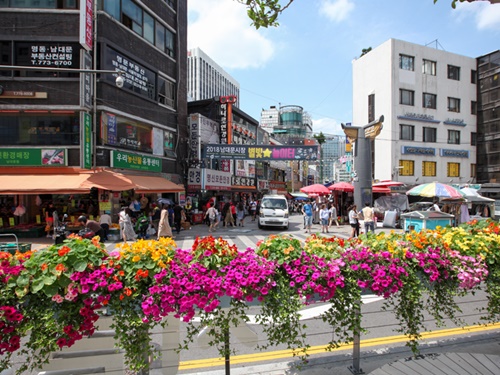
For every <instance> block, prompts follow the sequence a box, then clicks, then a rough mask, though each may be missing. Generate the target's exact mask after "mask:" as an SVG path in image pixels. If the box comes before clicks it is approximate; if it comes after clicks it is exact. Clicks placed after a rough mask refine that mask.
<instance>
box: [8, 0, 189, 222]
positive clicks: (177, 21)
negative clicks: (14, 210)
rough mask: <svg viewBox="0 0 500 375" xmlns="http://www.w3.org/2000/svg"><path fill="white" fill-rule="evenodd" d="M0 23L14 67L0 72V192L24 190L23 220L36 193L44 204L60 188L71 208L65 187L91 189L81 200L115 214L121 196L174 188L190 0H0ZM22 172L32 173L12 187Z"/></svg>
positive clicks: (181, 142) (181, 146)
mask: <svg viewBox="0 0 500 375" xmlns="http://www.w3.org/2000/svg"><path fill="white" fill-rule="evenodd" d="M79 3H82V5H88V4H94V8H92V7H90V9H89V8H86V7H82V9H83V10H80V9H79V8H78V4H79ZM96 4H97V5H96ZM81 23H82V24H83V25H85V27H84V31H85V33H83V34H82V32H81V31H80V30H81V29H80V24H81ZM0 25H2V34H1V36H0V64H2V65H3V66H4V67H5V66H15V67H14V68H12V69H2V70H1V71H0V86H1V90H0V91H1V94H0V156H1V157H0V179H1V180H2V181H4V182H5V183H4V184H3V188H2V187H0V194H7V193H8V194H23V201H24V204H25V206H27V207H29V210H28V213H27V216H25V217H27V218H28V220H29V219H33V218H34V215H35V213H36V214H38V213H39V212H38V211H36V210H38V208H37V206H36V205H35V203H34V202H35V198H36V195H37V194H43V195H42V200H43V201H44V203H45V200H49V199H55V198H56V196H55V194H56V193H57V194H63V195H62V196H60V197H59V196H58V198H57V199H58V203H59V202H61V204H64V205H65V206H66V207H68V206H67V205H68V204H69V207H70V208H71V209H73V208H74V206H72V205H74V202H75V200H74V199H73V198H72V199H73V201H71V200H70V201H69V203H68V202H66V201H65V200H68V199H69V197H70V196H68V195H67V194H76V193H81V194H84V193H88V192H89V191H90V190H92V191H93V192H94V193H95V194H92V195H91V196H90V197H89V196H88V195H86V196H85V198H82V202H83V201H84V200H85V201H87V200H89V199H90V200H92V201H93V204H94V207H99V208H101V210H100V211H102V210H104V209H106V210H112V211H114V212H116V210H117V209H118V210H119V205H120V204H119V201H120V200H125V201H126V200H127V199H131V198H133V196H130V195H126V193H123V194H120V192H125V191H127V192H129V191H132V193H131V194H134V193H133V191H135V194H147V193H153V192H154V193H162V192H165V191H168V189H167V186H169V184H168V182H169V181H174V182H175V183H176V184H175V186H176V187H177V188H179V185H178V184H182V183H183V180H182V179H183V175H184V170H183V169H182V168H181V163H180V161H182V160H183V159H185V157H186V149H187V138H188V137H187V126H186V118H187V100H186V97H187V95H186V70H187V59H186V54H185V51H186V49H187V47H186V46H187V1H186V0H177V1H171V0H169V1H156V0H141V1H135V0H127V1H115V0H103V1H98V2H92V1H91V2H84V1H80V2H78V1H36V0H26V1H22V2H21V1H1V2H0ZM44 67H45V68H48V69H50V70H44V69H43V68H44ZM60 68H66V69H85V70H90V71H91V72H88V73H86V74H83V73H79V72H71V71H68V70H59V69H60ZM116 71H119V73H113V72H116ZM118 75H120V79H121V80H122V81H121V84H120V85H119V86H118V87H117V85H115V80H116V79H117V76H118ZM94 78H95V79H96V85H92V83H93V82H92V81H93V79H94ZM102 170H106V173H104V174H102V173H97V172H100V171H102ZM122 174H123V175H125V177H126V178H127V182H126V183H125V180H123V179H121V178H122ZM16 175H18V176H17V177H16ZM19 175H22V176H23V178H24V180H26V179H28V177H29V176H35V179H34V180H33V182H32V184H30V183H28V184H24V185H23V184H20V183H17V185H15V184H16V181H22V179H21V177H19ZM90 175H92V178H91V179H90V178H89V176H90ZM106 176H107V177H110V178H109V179H106ZM87 178H89V179H88V180H87ZM26 181H27V180H26ZM30 181H31V180H30ZM26 185H30V186H29V187H27V186H26ZM6 186H11V189H10V190H9V191H6V189H7V188H6ZM91 188H94V189H91ZM131 188H132V189H134V190H130V189H131ZM181 188H182V186H181ZM98 190H100V191H99V193H97V192H98ZM101 191H102V194H101ZM111 191H112V192H117V193H116V194H114V193H113V194H109V192H111ZM177 191H179V190H177ZM127 194H130V193H127ZM172 198H174V197H173V196H172ZM175 198H177V196H176V197H175ZM6 199H10V198H6ZM150 199H153V197H150ZM101 203H102V204H101ZM98 204H99V205H98ZM96 212H97V210H96Z"/></svg>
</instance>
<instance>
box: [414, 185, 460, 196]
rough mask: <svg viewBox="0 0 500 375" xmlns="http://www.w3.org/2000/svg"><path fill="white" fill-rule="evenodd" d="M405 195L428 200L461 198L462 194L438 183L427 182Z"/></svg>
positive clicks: (451, 187)
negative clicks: (427, 198) (433, 198)
mask: <svg viewBox="0 0 500 375" xmlns="http://www.w3.org/2000/svg"><path fill="white" fill-rule="evenodd" d="M406 194H407V195H417V196H420V197H429V198H432V197H439V198H463V194H462V193H461V192H460V190H458V189H455V188H454V187H453V186H450V185H447V184H442V183H440V182H429V183H427V184H421V185H417V186H415V187H414V188H413V189H410V190H408V191H407V192H406Z"/></svg>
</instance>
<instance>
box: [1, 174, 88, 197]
mask: <svg viewBox="0 0 500 375" xmlns="http://www.w3.org/2000/svg"><path fill="white" fill-rule="evenodd" d="M88 177H89V175H88V174H83V173H82V174H53V175H52V174H41V175H36V174H26V175H23V174H12V175H0V181H1V182H0V194H2V195H27V194H85V193H88V192H89V189H88V188H85V187H82V184H83V183H84V182H85V181H86V180H87V178H88Z"/></svg>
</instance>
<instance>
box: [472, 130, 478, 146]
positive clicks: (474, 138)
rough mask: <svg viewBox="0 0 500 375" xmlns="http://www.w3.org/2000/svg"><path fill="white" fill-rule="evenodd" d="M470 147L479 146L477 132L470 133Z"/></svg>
mask: <svg viewBox="0 0 500 375" xmlns="http://www.w3.org/2000/svg"><path fill="white" fill-rule="evenodd" d="M470 145H471V146H477V133H476V132H471V133H470Z"/></svg>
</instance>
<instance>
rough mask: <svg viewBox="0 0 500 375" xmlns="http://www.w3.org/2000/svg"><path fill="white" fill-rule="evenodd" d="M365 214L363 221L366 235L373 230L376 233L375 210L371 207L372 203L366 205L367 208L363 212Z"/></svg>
mask: <svg viewBox="0 0 500 375" xmlns="http://www.w3.org/2000/svg"><path fill="white" fill-rule="evenodd" d="M361 212H363V220H364V223H365V234H368V231H369V230H371V231H372V232H373V233H375V222H374V221H373V220H374V214H373V208H371V207H370V203H368V202H367V203H365V207H364V208H363V209H362V210H361Z"/></svg>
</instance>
